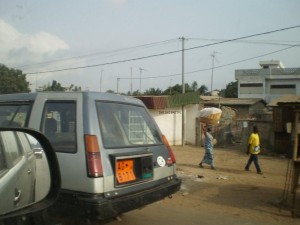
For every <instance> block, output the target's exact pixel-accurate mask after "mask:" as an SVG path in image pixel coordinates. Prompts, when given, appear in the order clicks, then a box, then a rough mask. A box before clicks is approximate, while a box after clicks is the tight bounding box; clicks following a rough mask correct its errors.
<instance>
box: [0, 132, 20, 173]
mask: <svg viewBox="0 0 300 225" xmlns="http://www.w3.org/2000/svg"><path fill="white" fill-rule="evenodd" d="M2 142H3V147H4V149H5V158H6V159H7V163H8V164H10V165H8V167H9V168H11V167H13V166H15V165H16V164H17V163H18V162H19V161H20V160H21V158H22V155H23V152H22V150H21V147H20V145H19V141H18V140H17V139H16V134H15V132H10V131H9V132H2Z"/></svg>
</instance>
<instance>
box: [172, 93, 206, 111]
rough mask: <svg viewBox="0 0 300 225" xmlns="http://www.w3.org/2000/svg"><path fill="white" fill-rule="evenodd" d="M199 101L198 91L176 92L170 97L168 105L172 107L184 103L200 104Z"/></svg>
mask: <svg viewBox="0 0 300 225" xmlns="http://www.w3.org/2000/svg"><path fill="white" fill-rule="evenodd" d="M199 101H200V99H199V94H198V93H197V92H189V93H185V94H176V95H171V96H169V97H168V106H169V107H170V108H172V107H177V106H182V105H189V104H198V103H199Z"/></svg>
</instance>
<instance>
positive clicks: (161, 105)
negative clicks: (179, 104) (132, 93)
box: [136, 96, 168, 109]
mask: <svg viewBox="0 0 300 225" xmlns="http://www.w3.org/2000/svg"><path fill="white" fill-rule="evenodd" d="M136 98H138V99H140V100H141V101H142V102H144V104H145V105H146V107H147V108H148V109H165V108H168V102H167V98H168V96H139V97H136Z"/></svg>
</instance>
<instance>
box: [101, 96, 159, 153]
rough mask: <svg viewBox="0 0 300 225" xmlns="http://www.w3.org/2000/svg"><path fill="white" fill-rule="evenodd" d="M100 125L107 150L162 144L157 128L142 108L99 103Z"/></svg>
mask: <svg viewBox="0 0 300 225" xmlns="http://www.w3.org/2000/svg"><path fill="white" fill-rule="evenodd" d="M96 106H97V112H98V118H99V124H100V127H101V132H102V139H103V143H104V146H105V147H106V148H114V147H127V146H128V147H129V146H135V145H156V144H161V143H162V142H161V139H160V135H159V132H158V131H157V129H156V126H155V124H154V122H153V120H152V118H151V117H150V116H149V114H148V113H147V111H146V110H145V109H144V108H143V107H140V106H136V105H127V104H117V103H108V102H97V103H96Z"/></svg>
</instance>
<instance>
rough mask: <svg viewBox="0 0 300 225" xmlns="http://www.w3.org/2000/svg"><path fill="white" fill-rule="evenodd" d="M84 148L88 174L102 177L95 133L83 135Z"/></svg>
mask: <svg viewBox="0 0 300 225" xmlns="http://www.w3.org/2000/svg"><path fill="white" fill-rule="evenodd" d="M85 150H86V157H87V167H88V175H89V176H90V177H102V176H103V168H102V162H101V155H100V148H99V144H98V139H97V136H96V135H85Z"/></svg>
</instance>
